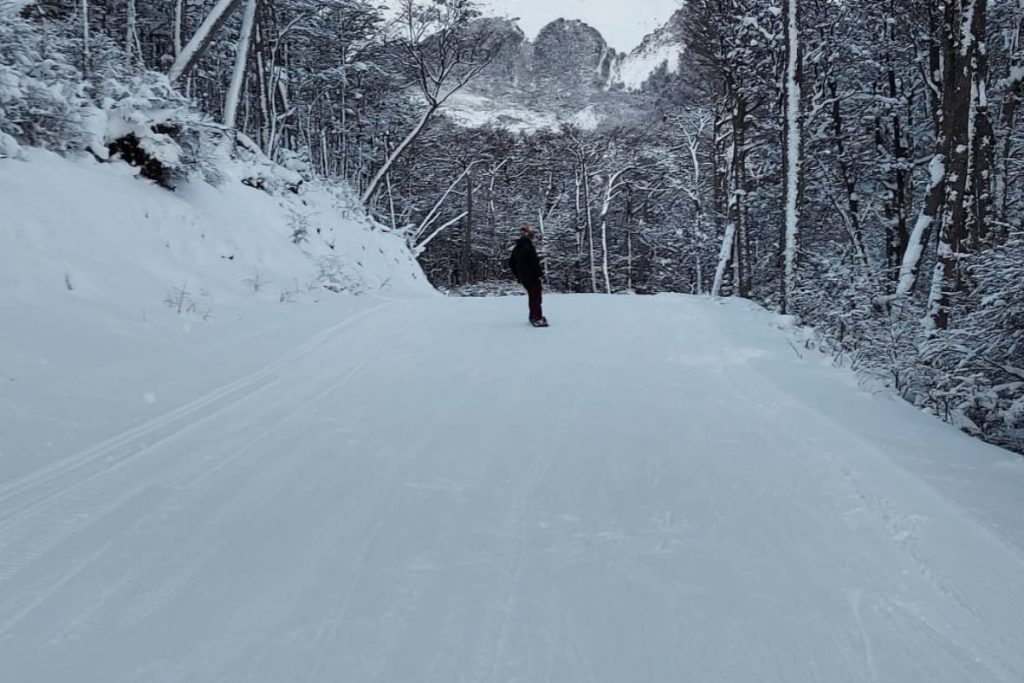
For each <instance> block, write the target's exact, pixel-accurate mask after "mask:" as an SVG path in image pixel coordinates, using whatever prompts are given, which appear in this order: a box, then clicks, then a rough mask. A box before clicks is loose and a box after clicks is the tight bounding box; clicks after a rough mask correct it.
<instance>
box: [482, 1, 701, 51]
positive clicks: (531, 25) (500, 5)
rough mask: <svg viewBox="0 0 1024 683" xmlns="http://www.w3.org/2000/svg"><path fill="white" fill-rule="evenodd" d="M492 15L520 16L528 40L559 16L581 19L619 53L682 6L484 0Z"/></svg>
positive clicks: (673, 4)
mask: <svg viewBox="0 0 1024 683" xmlns="http://www.w3.org/2000/svg"><path fill="white" fill-rule="evenodd" d="M484 5H485V6H487V7H490V9H491V12H490V13H492V14H497V15H499V16H506V17H519V26H520V27H521V28H522V29H523V31H525V32H526V35H527V37H528V38H530V39H531V40H532V39H534V38H536V37H537V32H538V31H540V29H541V28H543V26H544V25H545V24H547V23H549V22H551V21H554V20H555V19H558V18H565V19H582V20H583V21H585V22H586V23H588V24H590V25H591V26H593V27H594V28H596V29H597V30H598V31H600V32H601V35H603V36H604V39H605V40H607V41H608V44H609V45H610V46H611V47H613V48H615V49H616V50H618V51H619V52H629V51H630V50H632V49H633V48H634V47H636V46H637V45H639V44H640V41H641V40H643V38H644V36H645V35H647V34H648V33H650V32H651V31H653V30H654V29H656V28H658V27H659V26H661V25H662V24H664V23H665V21H666V20H667V19H668V18H669V17H670V16H672V13H673V12H674V11H675V10H676V9H678V8H679V6H680V5H681V2H680V0H485V2H484Z"/></svg>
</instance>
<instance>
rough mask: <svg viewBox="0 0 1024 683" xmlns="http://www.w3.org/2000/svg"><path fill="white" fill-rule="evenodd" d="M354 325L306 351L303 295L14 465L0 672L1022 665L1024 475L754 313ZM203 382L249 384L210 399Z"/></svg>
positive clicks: (155, 674)
mask: <svg viewBox="0 0 1024 683" xmlns="http://www.w3.org/2000/svg"><path fill="white" fill-rule="evenodd" d="M351 308H352V309H353V310H352V311H350V313H349V315H347V316H346V317H344V318H341V317H340V316H339V317H338V318H335V319H333V320H330V321H326V320H325V321H322V324H321V325H319V329H320V330H321V331H319V332H317V333H315V334H314V333H313V332H309V330H310V329H313V328H314V327H315V325H313V324H312V323H310V322H309V317H310V316H313V315H320V316H323V315H324V309H322V308H313V307H311V308H309V309H306V308H301V307H295V308H294V309H289V310H291V311H292V312H290V313H288V314H287V315H291V316H295V317H303V316H304V318H303V320H302V321H301V324H300V322H299V321H291V322H289V321H288V320H287V316H285V317H284V318H283V320H282V323H281V328H280V329H279V330H278V331H277V332H276V334H278V335H279V336H287V335H288V334H291V335H293V337H294V341H293V343H292V342H289V343H288V344H287V345H286V346H287V347H289V348H290V349H291V350H290V351H288V352H287V353H286V354H284V355H283V356H281V357H279V358H277V359H276V360H273V359H272V358H271V357H270V356H271V352H270V350H268V349H273V348H276V347H275V345H274V344H252V345H243V346H237V345H230V344H226V343H225V344H211V345H210V346H209V354H210V356H209V357H207V358H203V359H201V360H200V359H198V355H197V354H198V351H196V350H193V356H191V358H192V360H193V361H194V362H195V366H194V367H196V368H202V370H201V371H199V370H197V371H196V374H197V375H198V374H199V373H200V372H201V373H202V374H203V375H208V376H204V377H199V376H196V377H195V378H194V381H192V384H191V386H194V387H205V388H204V389H203V390H202V391H199V390H198V389H197V390H196V393H195V394H193V395H191V396H187V397H186V396H185V395H184V394H182V398H181V400H180V401H178V402H176V403H175V404H174V405H168V404H167V402H166V401H163V400H162V401H161V402H160V403H157V404H155V405H147V406H146V407H145V409H146V410H150V411H152V412H151V414H148V415H146V416H141V415H140V416H138V418H137V419H136V418H132V419H131V420H130V421H129V422H131V424H126V419H115V418H111V419H110V420H109V422H107V423H103V421H102V420H100V421H99V423H97V421H96V419H93V420H92V421H91V423H90V427H89V429H87V430H84V431H82V432H81V433H83V434H91V435H94V437H93V438H92V439H91V440H87V439H85V438H84V437H82V438H80V439H78V441H79V442H77V443H74V444H69V445H68V446H67V447H66V448H65V451H64V452H63V453H60V454H58V455H56V456H53V457H49V456H48V459H47V460H45V463H43V462H42V461H39V462H37V460H33V456H35V455H36V453H34V452H32V453H20V454H18V453H15V456H14V457H13V458H12V459H11V460H10V462H12V463H17V465H16V467H15V466H14V465H11V468H12V469H8V470H6V471H7V472H8V473H11V472H15V471H16V473H17V474H16V476H6V477H4V478H2V479H0V680H3V681H10V682H11V683H43V682H45V683H56V682H65V681H67V682H74V683H115V682H118V681H133V682H136V681H145V682H147V683H159V682H164V681H198V682H207V681H209V682H212V681H260V682H266V683H271V682H273V683H284V682H289V683H291V682H307V681H309V682H313V681H318V682H322V683H338V682H362V681H387V682H393V683H412V682H417V683H418V682H426V681H437V682H444V683H454V682H461V681H489V682H499V681H500V682H503V683H507V682H511V681H523V682H530V683H540V682H543V681H554V682H557V683H576V682H580V683H583V682H590V681H607V682H609V683H610V682H617V683H625V682H644V683H661V682H664V683H670V682H671V683H676V682H679V681H693V682H700V683H724V682H735V683H749V682H751V681H758V682H768V681H779V682H786V683H801V682H804V681H826V682H829V683H839V682H844V681H892V682H898V683H915V682H922V683H924V682H927V683H942V682H949V683H966V682H970V683H982V682H986V681H1006V682H1007V683H1011V682H1012V683H1019V682H1020V681H1022V680H1024V646H1022V645H1021V644H1022V643H1024V581H1022V578H1024V531H1022V527H1024V464H1022V462H1021V461H1020V459H1019V458H1016V457H1015V456H1012V455H1010V454H1009V453H1006V452H1003V451H999V450H998V449H995V448H990V447H988V446H985V445H983V444H979V443H976V442H974V441H971V440H970V439H968V438H967V437H965V436H962V435H960V434H959V433H957V432H956V431H955V430H953V429H952V428H950V427H947V426H945V425H942V424H939V423H938V422H937V421H935V420H934V419H932V418H930V417H928V416H925V415H921V414H919V413H917V412H915V411H914V410H913V409H912V408H910V407H909V406H906V405H903V404H901V403H898V402H895V401H892V400H890V399H887V398H885V397H878V396H871V395H869V394H867V393H865V392H863V391H861V390H859V389H858V388H857V387H856V385H855V384H854V383H853V382H852V380H851V379H850V377H849V376H848V375H847V374H846V373H844V372H841V371H838V370H834V369H832V368H830V367H828V366H827V364H826V363H825V362H824V361H822V360H821V359H818V358H816V357H812V356H810V355H809V354H807V353H805V352H802V351H801V355H804V356H806V357H805V358H801V357H799V355H798V353H797V349H795V348H794V347H793V346H791V345H790V343H789V341H788V339H787V336H786V334H785V333H783V332H781V331H779V330H777V329H775V328H774V327H773V321H774V318H773V317H772V316H771V315H769V314H767V313H765V312H763V311H759V310H755V309H754V307H752V306H750V305H748V304H744V303H743V302H730V303H727V304H719V303H716V302H713V301H709V300H704V299H696V298H687V297H674V296H664V297H617V298H610V297H571V298H569V297H567V298H554V299H553V300H552V301H551V302H549V315H550V317H551V319H552V323H553V326H552V327H551V328H550V329H547V330H534V329H532V328H530V327H529V326H528V325H526V323H525V320H524V316H525V302H524V301H523V300H522V299H518V298H513V299H480V300H448V299H442V298H424V299H418V300H415V301H390V302H389V301H380V300H378V301H371V300H369V299H366V300H360V302H359V303H358V305H355V306H353V307H351ZM282 348H283V347H282ZM250 352H251V353H252V354H257V353H261V354H264V355H265V356H266V357H264V356H259V357H258V358H259V360H258V362H257V356H253V359H251V360H245V357H246V353H250ZM216 354H223V355H224V360H223V363H220V362H219V360H218V358H217V357H216ZM229 356H230V360H229ZM239 357H241V358H242V359H243V360H239ZM129 362H131V363H136V364H137V363H138V362H139V360H138V359H137V358H133V359H126V360H124V361H123V363H129ZM220 365H223V366H224V367H229V368H235V367H245V368H247V369H246V371H245V373H238V372H236V373H234V376H233V377H232V378H231V379H230V381H228V379H225V380H224V381H223V382H220V383H219V385H218V386H216V387H212V388H211V387H210V386H209V385H210V381H211V380H210V379H209V376H219V375H217V373H216V371H215V370H213V368H216V367H218V366H220ZM118 367H119V366H118V365H117V363H116V362H113V363H112V364H111V365H108V366H107V367H106V370H105V373H104V374H105V376H106V378H107V379H106V380H105V382H106V384H105V385H104V386H105V387H107V389H108V390H110V391H114V390H115V387H112V386H110V384H111V382H110V379H109V378H110V377H117V378H120V379H119V381H120V383H121V385H122V386H123V391H124V394H126V395H132V396H139V395H142V394H144V393H145V392H146V390H147V387H146V385H145V384H143V381H144V380H142V379H140V378H139V376H138V375H137V374H135V373H133V372H132V371H129V370H125V371H123V372H120V373H119V372H118ZM124 367H128V366H127V365H125V366H124ZM132 367H135V366H132ZM166 368H167V371H168V372H171V371H173V372H174V373H175V374H176V375H178V381H177V382H176V384H175V386H188V385H189V380H188V374H187V373H188V366H187V365H185V366H180V365H178V366H176V365H174V364H173V363H169V364H168V365H167V366H166ZM182 373H184V376H182ZM97 381H99V380H97ZM146 381H148V380H146ZM60 389H61V387H59V386H54V387H53V388H52V390H53V392H54V394H55V395H57V394H60V395H61V396H65V395H66V392H63V393H62V392H61V391H60ZM65 389H68V390H69V391H70V390H71V389H70V388H67V387H66V388H65ZM78 389H79V390H81V387H79V388H78ZM181 391H182V392H183V391H184V390H181ZM37 398H38V397H37ZM39 405H43V404H42V403H39ZM54 405H61V406H65V408H64V409H66V403H60V402H55V403H54ZM34 410H35V412H36V413H38V411H39V410H40V408H38V407H37V408H35V409H34ZM51 417H52V419H51V421H50V422H49V423H47V424H60V419H59V418H60V417H61V416H51ZM64 417H65V418H69V417H70V416H67V415H65V416H64ZM37 418H38V415H37ZM38 419H42V418H38ZM25 424H27V418H25V417H24V416H17V415H15V416H11V415H7V416H3V417H0V432H4V431H5V432H6V433H7V434H8V435H11V434H14V433H15V432H16V431H17V429H18V428H19V425H21V426H22V427H23V426H24V425H25ZM104 430H106V431H104ZM75 433H76V434H77V433H79V432H77V431H76V432H75ZM101 437H102V438H101ZM3 438H4V437H3V436H0V439H3ZM38 442H39V444H42V443H43V441H42V440H38ZM58 442H59V443H63V442H62V441H59V440H58ZM17 443H18V444H19V448H21V449H25V450H31V449H32V448H34V445H33V444H35V443H36V440H33V438H30V436H25V435H22V436H21V437H20V438H19V440H18V441H17ZM48 443H50V444H51V445H52V443H53V440H50V441H49V442H48ZM40 448H42V446H40ZM0 451H4V452H7V453H8V454H10V453H11V452H12V449H11V447H10V442H9V443H8V447H7V448H6V449H0ZM48 452H49V451H48ZM19 455H20V456H23V457H20V458H19V457H18V456H19ZM26 462H30V463H31V462H37V464H36V465H33V466H27V465H26V464H25V463H26ZM4 472H5V470H4V469H3V466H2V465H0V474H3V473H4Z"/></svg>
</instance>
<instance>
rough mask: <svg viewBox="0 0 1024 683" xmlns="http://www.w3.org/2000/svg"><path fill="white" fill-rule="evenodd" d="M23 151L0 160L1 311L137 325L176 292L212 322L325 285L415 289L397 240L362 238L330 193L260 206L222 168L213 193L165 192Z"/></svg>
mask: <svg viewBox="0 0 1024 683" xmlns="http://www.w3.org/2000/svg"><path fill="white" fill-rule="evenodd" d="M25 153H26V154H27V155H28V159H27V161H19V160H14V159H7V160H0V201H2V205H3V220H2V222H0V297H2V300H3V301H4V302H8V303H9V302H11V301H12V300H14V301H20V302H24V303H30V304H34V303H38V304H39V305H44V306H51V305H54V304H55V301H64V302H71V301H77V302H92V303H94V304H100V305H104V306H112V307H117V308H120V309H122V310H125V311H128V312H130V315H131V316H133V317H139V316H142V315H145V314H147V313H150V314H152V312H153V311H155V310H159V309H161V308H167V306H166V305H165V303H164V299H165V298H166V297H167V296H169V295H171V294H173V293H175V292H178V291H180V290H181V289H182V288H185V289H186V294H187V295H189V296H190V298H191V299H192V300H193V301H194V303H195V304H196V306H195V308H196V310H197V311H199V310H201V311H203V312H204V313H205V312H209V313H210V314H211V315H212V316H216V315H218V313H219V312H220V310H219V309H221V307H222V306H225V305H230V304H232V303H235V302H237V301H239V300H240V299H241V300H245V301H248V300H251V299H253V298H258V299H263V300H268V301H280V300H281V299H282V297H283V298H286V299H287V298H292V297H295V296H297V295H298V294H300V293H302V292H305V291H308V290H313V289H319V288H320V287H321V286H322V285H324V284H332V283H333V285H335V286H336V288H344V289H346V290H347V291H352V292H367V291H377V290H380V289H381V288H386V289H390V290H395V291H415V290H419V291H422V290H423V289H424V288H426V284H425V282H424V279H423V274H422V272H421V271H420V269H419V267H418V265H416V263H415V260H414V259H413V258H412V256H411V254H410V252H409V251H408V249H406V248H405V245H404V244H403V242H402V241H401V239H399V238H398V237H396V236H393V235H389V234H385V233H383V232H381V231H379V230H374V229H372V227H371V226H370V225H369V224H368V223H367V222H366V221H365V220H363V219H361V218H360V217H359V213H358V211H357V210H355V209H354V206H355V203H354V202H352V201H351V200H350V199H349V198H348V197H346V196H345V194H344V193H342V192H340V191H337V192H334V191H328V189H327V188H325V187H323V186H320V185H313V186H312V187H309V188H307V189H305V190H304V191H303V192H302V193H301V194H300V195H296V194H292V193H290V192H288V191H286V190H284V191H281V192H279V193H277V194H270V193H268V192H264V191H261V190H257V189H255V188H252V187H249V186H247V185H245V184H243V183H242V182H241V180H242V178H243V177H244V176H245V175H246V173H245V172H246V170H248V169H246V168H244V167H242V166H241V165H233V164H231V163H225V165H224V167H223V170H222V172H223V173H224V175H225V178H224V180H223V182H222V183H221V184H220V186H218V187H213V186H210V185H208V184H206V183H202V182H193V183H187V184H184V185H182V186H181V187H179V188H178V189H177V191H175V192H171V191H169V190H166V189H163V188H160V187H158V186H156V185H154V184H152V183H149V182H147V181H145V180H140V179H138V178H136V177H135V171H134V170H133V169H132V168H131V167H129V166H127V165H125V164H120V163H116V164H100V163H97V162H95V161H91V160H88V159H78V160H69V159H65V158H62V157H60V156H57V155H55V154H52V153H48V152H43V151H38V150H26V152H25ZM56 305H58V307H59V306H61V305H62V304H56ZM194 312H195V311H194Z"/></svg>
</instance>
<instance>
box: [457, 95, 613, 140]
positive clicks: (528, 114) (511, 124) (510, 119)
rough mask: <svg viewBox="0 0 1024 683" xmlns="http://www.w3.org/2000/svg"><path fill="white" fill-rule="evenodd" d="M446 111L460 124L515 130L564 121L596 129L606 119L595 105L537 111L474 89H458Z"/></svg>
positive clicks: (546, 127)
mask: <svg viewBox="0 0 1024 683" xmlns="http://www.w3.org/2000/svg"><path fill="white" fill-rule="evenodd" d="M442 111H443V112H444V114H445V115H446V116H447V117H449V118H450V119H451V120H452V121H454V122H455V123H456V124H458V125H460V126H466V127H470V128H475V127H479V126H495V127H498V128H503V129H505V130H509V131H512V132H514V133H533V132H536V131H539V130H557V129H558V128H559V127H561V125H562V124H563V123H572V124H574V125H576V126H577V127H579V128H581V129H583V130H594V129H595V128H597V127H598V125H599V124H600V123H601V120H602V117H601V115H600V114H599V113H598V112H597V111H596V110H595V108H594V107H593V106H587V107H585V108H584V109H581V110H580V111H579V112H577V113H575V114H573V115H571V116H562V115H559V114H557V113H555V112H553V111H537V110H534V109H530V108H528V107H527V106H525V105H521V104H517V103H515V102H512V101H509V102H504V101H502V100H501V99H492V98H490V97H488V96H486V95H480V94H473V93H470V92H459V93H456V94H455V95H454V96H452V98H451V99H450V100H449V101H448V103H447V104H446V105H445V108H444V109H443V110H442Z"/></svg>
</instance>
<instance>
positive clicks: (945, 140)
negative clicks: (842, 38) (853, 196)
mask: <svg viewBox="0 0 1024 683" xmlns="http://www.w3.org/2000/svg"><path fill="white" fill-rule="evenodd" d="M959 1H960V0H937V5H936V6H935V7H933V8H932V10H931V12H930V13H929V22H930V27H931V33H932V39H931V41H932V42H931V46H930V48H929V52H928V54H929V67H930V73H929V74H928V78H927V85H928V87H929V93H930V97H931V103H932V119H933V123H934V125H935V151H934V153H933V154H932V159H931V162H929V164H928V174H929V183H928V191H927V194H926V196H925V201H924V206H923V207H922V209H921V213H920V214H919V215H918V217H917V221H916V222H915V223H914V229H913V231H912V232H911V233H910V237H909V239H908V240H907V249H906V251H905V252H904V254H903V262H902V264H901V265H900V279H899V283H898V284H897V286H896V294H897V296H907V295H909V294H910V293H911V292H912V291H914V287H915V286H916V284H917V277H918V274H919V270H920V267H921V259H922V258H923V257H924V249H925V246H926V245H927V244H928V242H929V241H930V237H931V231H932V228H933V227H934V225H935V221H936V220H937V219H938V217H939V215H940V212H941V211H942V208H943V206H942V205H943V200H944V199H945V197H946V180H947V178H948V176H949V168H948V167H949V164H950V151H951V148H950V138H949V133H948V131H947V127H946V125H945V123H944V109H945V104H944V103H945V101H946V100H947V98H949V97H951V94H950V93H949V89H950V88H951V87H952V81H953V75H954V71H955V61H956V60H955V57H956V55H955V54H954V52H953V44H952V41H953V36H952V31H953V30H954V29H953V28H952V25H953V23H954V17H953V14H955V9H954V4H953V3H956V2H959ZM968 105H969V102H968ZM965 170H966V169H965Z"/></svg>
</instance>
